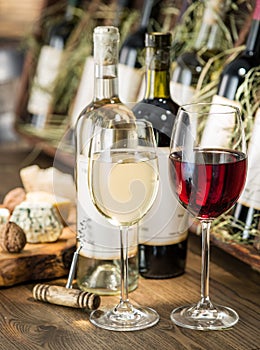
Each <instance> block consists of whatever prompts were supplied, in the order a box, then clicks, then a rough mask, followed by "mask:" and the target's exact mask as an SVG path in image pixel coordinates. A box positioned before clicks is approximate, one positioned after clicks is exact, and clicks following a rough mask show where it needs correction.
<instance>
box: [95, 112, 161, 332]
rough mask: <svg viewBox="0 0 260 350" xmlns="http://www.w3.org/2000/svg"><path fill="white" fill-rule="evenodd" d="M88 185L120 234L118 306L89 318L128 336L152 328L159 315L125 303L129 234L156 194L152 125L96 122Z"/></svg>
mask: <svg viewBox="0 0 260 350" xmlns="http://www.w3.org/2000/svg"><path fill="white" fill-rule="evenodd" d="M88 183H89V190H90V194H91V198H92V201H93V203H94V205H95V207H96V208H97V210H98V211H99V212H100V213H101V214H102V215H103V216H105V217H106V218H107V220H109V221H110V222H111V223H112V224H113V225H115V226H117V227H119V228H120V243H121V248H120V251H121V297H120V302H119V304H118V305H116V306H114V307H111V308H105V309H103V310H102V309H99V310H95V311H94V312H92V314H91V315H90V321H91V322H92V323H93V324H95V325H96V326H99V327H101V328H105V329H109V330H116V331H132V330H139V329H144V328H148V327H151V326H153V325H154V324H156V323H157V322H158V321H159V315H158V314H157V312H156V311H155V310H153V309H151V308H148V307H134V306H133V305H132V304H131V303H130V301H129V299H128V281H127V279H128V251H127V248H128V247H127V245H128V228H129V227H130V226H132V225H134V224H136V223H138V222H139V220H140V219H141V218H142V217H143V216H144V215H145V214H146V213H147V212H148V210H149V209H150V208H151V206H152V204H153V202H154V200H155V197H156V194H157V190H158V183H159V175H158V160H157V154H156V147H155V138H154V133H153V128H152V124H151V123H149V122H147V121H143V120H138V121H135V120H122V119H120V118H114V119H106V118H103V119H100V120H98V121H97V122H96V125H95V127H94V129H93V136H92V139H91V142H90V146H89V168H88Z"/></svg>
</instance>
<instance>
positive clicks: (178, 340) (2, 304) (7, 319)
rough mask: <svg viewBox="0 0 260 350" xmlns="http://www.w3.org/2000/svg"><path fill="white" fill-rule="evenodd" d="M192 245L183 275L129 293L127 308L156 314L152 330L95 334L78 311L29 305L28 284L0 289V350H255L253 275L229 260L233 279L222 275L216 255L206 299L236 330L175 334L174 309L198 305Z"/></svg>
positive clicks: (111, 300) (258, 342) (257, 309)
mask: <svg viewBox="0 0 260 350" xmlns="http://www.w3.org/2000/svg"><path fill="white" fill-rule="evenodd" d="M197 244H199V243H198V242H197V238H196V240H194V239H191V240H190V242H189V245H190V249H189V252H188V261H187V268H186V273H185V274H184V275H182V276H180V277H177V278H172V279H167V280H147V279H143V278H140V280H139V286H138V288H137V289H136V290H135V291H134V292H132V293H130V299H131V301H132V302H133V303H135V304H141V305H146V306H150V307H153V308H155V309H156V310H157V311H158V313H159V314H160V322H159V323H158V324H157V325H156V326H154V327H152V328H150V329H146V330H142V331H136V332H114V331H108V330H103V329H99V328H96V327H95V326H93V325H92V324H91V323H90V322H89V315H88V313H87V312H86V311H84V310H78V309H72V308H68V307H64V306H56V305H52V304H48V303H43V302H40V301H35V300H34V299H33V297H32V288H33V286H34V285H35V283H34V284H30V283H29V284H25V285H19V286H15V287H10V288H4V289H3V288H2V289H0V349H1V350H13V349H19V350H37V349H51V350H61V349H62V350H63V349H64V350H67V349H68V350H77V349H78V350H82V349H90V350H103V349H115V350H117V349H126V350H127V349H129V350H130V349H131V350H133V349H138V350H139V349H155V350H157V349H167V350H168V349H170V350H171V349H173V350H259V349H260V332H259V326H260V322H259V315H260V306H259V296H260V293H259V292H260V288H259V274H258V273H256V274H254V272H253V273H252V275H251V274H250V273H247V272H245V271H246V270H245V271H243V268H241V266H240V265H239V264H238V265H236V261H233V262H232V263H230V262H229V261H228V260H229V258H227V262H228V264H229V265H230V266H231V265H232V269H233V271H236V272H237V273H236V272H235V273H232V272H230V271H228V270H229V269H228V268H226V267H224V266H221V265H219V262H218V261H217V258H219V259H220V260H221V261H222V263H224V261H223V260H225V255H224V257H223V255H221V254H222V253H221V254H219V253H218V252H214V254H213V255H212V258H213V260H214V261H212V262H211V277H210V294H211V298H212V301H213V302H215V303H219V304H223V305H227V306H230V307H232V308H234V309H235V310H236V311H237V312H238V314H239V316H240V320H239V322H238V324H237V325H235V326H234V327H233V328H231V329H228V330H224V331H210V332H204V331H194V330H189V329H184V328H180V327H178V326H175V325H174V324H173V323H172V322H171V320H170V318H169V316H170V312H171V311H172V309H173V308H174V307H177V306H179V305H184V304H187V303H191V302H196V301H198V299H199V295H200V255H199V254H197V253H196V247H195V246H196V245H197ZM214 255H216V257H217V258H215V257H214ZM215 260H216V262H215ZM236 268H237V270H234V269H236ZM65 282H66V279H64V280H57V281H48V283H50V284H56V285H57V284H59V285H64V284H65ZM117 301H118V296H113V297H104V296H103V297H102V298H101V306H102V305H104V306H105V305H115V303H116V302H117Z"/></svg>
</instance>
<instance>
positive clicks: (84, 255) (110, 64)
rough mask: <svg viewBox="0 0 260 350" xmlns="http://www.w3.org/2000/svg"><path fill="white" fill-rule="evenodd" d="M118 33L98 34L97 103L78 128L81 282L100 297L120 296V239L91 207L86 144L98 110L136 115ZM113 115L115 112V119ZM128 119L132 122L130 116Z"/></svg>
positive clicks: (132, 236)
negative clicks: (129, 103) (121, 82)
mask: <svg viewBox="0 0 260 350" xmlns="http://www.w3.org/2000/svg"><path fill="white" fill-rule="evenodd" d="M118 45H119V32H118V29H117V28H116V27H113V26H100V27H96V28H95V30H94V62H95V68H94V72H95V79H94V98H93V101H92V102H91V103H90V104H89V105H88V106H87V107H85V108H84V110H83V111H82V113H81V114H80V116H79V118H78V120H77V123H76V126H75V134H76V182H77V233H78V244H79V245H81V246H82V248H81V250H80V253H79V261H78V268H77V283H78V286H79V288H80V289H82V290H86V291H91V292H93V293H97V294H103V295H111V294H117V293H119V292H120V281H121V279H120V235H119V232H118V228H116V227H115V226H114V225H112V224H110V223H109V222H108V220H107V219H106V218H105V217H104V216H103V215H101V214H100V213H99V212H98V210H97V209H96V208H95V206H94V204H93V203H92V200H91V197H90V194H89V190H88V180H87V177H88V175H87V174H88V164H89V159H88V149H89V147H88V145H89V142H90V140H91V136H92V132H93V126H94V123H95V120H96V119H95V118H101V117H106V115H105V113H103V114H104V115H102V109H101V112H99V111H100V108H101V107H103V106H106V110H107V112H109V111H110V112H111V113H110V114H111V116H112V117H113V116H115V115H117V116H121V113H123V112H124V113H125V115H126V116H129V115H128V113H130V114H131V116H132V112H131V111H130V110H129V109H128V108H126V106H124V105H123V104H122V103H121V101H120V100H119V97H118V79H117V67H118ZM114 112H116V113H115V114H114ZM131 116H130V117H131ZM128 245H129V247H128V248H129V259H128V264H129V280H128V282H129V290H130V291H132V290H134V289H135V288H136V287H137V284H138V253H137V230H136V227H134V228H132V229H130V231H129V241H128Z"/></svg>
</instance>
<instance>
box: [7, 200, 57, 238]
mask: <svg viewBox="0 0 260 350" xmlns="http://www.w3.org/2000/svg"><path fill="white" fill-rule="evenodd" d="M10 221H12V222H15V223H16V224H17V225H19V226H20V227H21V228H22V229H23V230H24V232H25V235H26V240H27V242H28V243H47V242H55V241H56V240H57V239H58V238H59V237H60V235H61V233H62V229H63V225H62V223H61V220H60V216H59V214H58V212H57V209H56V208H55V207H53V205H52V204H50V203H46V202H38V203H33V202H27V201H26V202H22V203H21V204H19V205H18V206H16V207H15V209H14V211H13V214H12V216H11V218H10Z"/></svg>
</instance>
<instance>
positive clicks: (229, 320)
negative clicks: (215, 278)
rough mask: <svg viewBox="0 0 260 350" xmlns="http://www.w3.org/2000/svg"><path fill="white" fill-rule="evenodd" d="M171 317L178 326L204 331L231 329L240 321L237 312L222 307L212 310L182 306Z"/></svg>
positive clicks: (217, 306) (194, 306)
mask: <svg viewBox="0 0 260 350" xmlns="http://www.w3.org/2000/svg"><path fill="white" fill-rule="evenodd" d="M170 317H171V320H172V321H173V322H174V323H175V324H176V325H177V326H181V327H184V328H190V329H196V330H202V331H203V330H205V331H206V330H221V329H225V328H230V327H232V326H234V325H235V324H236V323H237V322H238V320H239V316H238V314H237V313H236V311H234V310H232V309H230V308H229V307H225V306H221V305H214V307H213V308H210V309H203V308H198V306H197V305H191V306H182V307H179V308H176V309H174V310H173V311H172V313H171V316H170Z"/></svg>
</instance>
